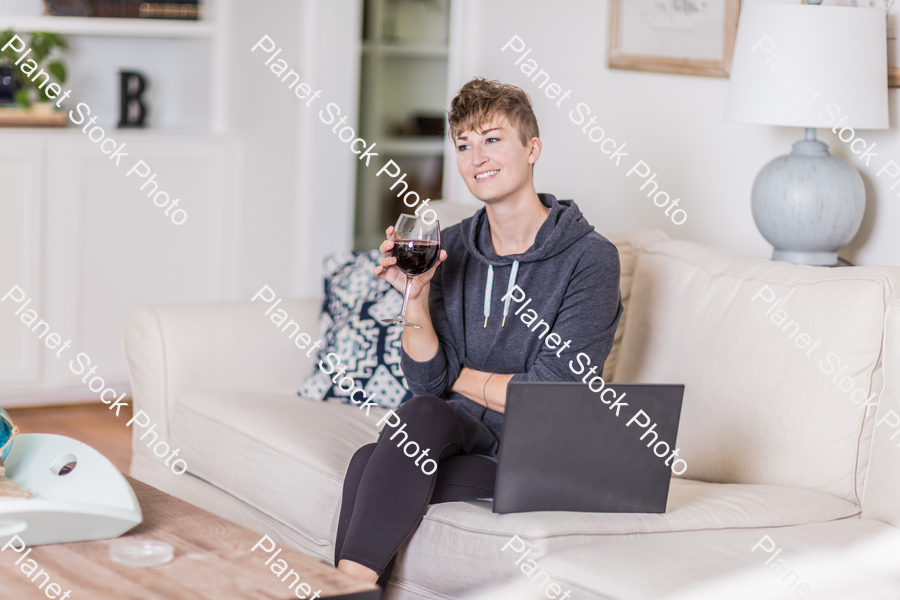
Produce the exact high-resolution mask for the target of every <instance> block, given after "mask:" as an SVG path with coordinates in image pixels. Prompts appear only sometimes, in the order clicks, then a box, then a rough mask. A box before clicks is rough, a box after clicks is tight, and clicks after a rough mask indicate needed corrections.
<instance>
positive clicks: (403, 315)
mask: <svg viewBox="0 0 900 600" xmlns="http://www.w3.org/2000/svg"><path fill="white" fill-rule="evenodd" d="M412 280H413V278H412V277H410V276H409V275H407V276H406V291H405V292H404V293H403V306H402V307H401V308H400V318H401V319H403V320H404V321H405V320H406V303H407V302H409V290H410V289H411V288H412Z"/></svg>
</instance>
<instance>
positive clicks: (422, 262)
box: [391, 240, 441, 276]
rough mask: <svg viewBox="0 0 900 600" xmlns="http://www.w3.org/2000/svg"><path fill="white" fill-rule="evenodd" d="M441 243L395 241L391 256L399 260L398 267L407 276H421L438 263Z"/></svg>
mask: <svg viewBox="0 0 900 600" xmlns="http://www.w3.org/2000/svg"><path fill="white" fill-rule="evenodd" d="M440 251H441V243H440V242H431V241H426V240H394V248H393V249H392V250H391V256H393V257H394V258H396V259H397V267H398V268H399V269H400V270H401V271H403V272H404V273H406V274H407V275H412V276H415V275H421V274H422V273H425V272H426V271H428V269H430V268H431V267H433V266H434V263H435V262H437V257H438V252H440Z"/></svg>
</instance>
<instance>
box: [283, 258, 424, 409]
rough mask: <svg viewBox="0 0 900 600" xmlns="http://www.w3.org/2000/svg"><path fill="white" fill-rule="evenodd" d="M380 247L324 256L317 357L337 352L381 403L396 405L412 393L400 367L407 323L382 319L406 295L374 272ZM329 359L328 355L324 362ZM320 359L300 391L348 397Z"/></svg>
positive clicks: (309, 394) (391, 313)
mask: <svg viewBox="0 0 900 600" xmlns="http://www.w3.org/2000/svg"><path fill="white" fill-rule="evenodd" d="M380 258H381V252H380V251H378V250H377V249H376V250H370V251H367V252H345V253H341V254H335V255H330V256H328V257H327V258H326V259H325V300H324V302H323V303H322V313H321V314H320V315H319V330H320V333H321V337H322V340H324V346H323V348H321V349H320V350H319V353H318V356H317V358H318V360H321V361H324V360H325V356H326V355H327V354H328V353H330V352H334V353H335V354H337V355H338V356H339V357H340V358H341V365H342V366H344V367H346V369H347V375H348V376H349V377H351V378H352V379H353V380H354V381H355V382H356V384H357V385H358V386H360V387H361V388H362V389H363V390H365V392H366V397H367V398H371V399H372V402H376V403H378V404H380V405H382V406H387V407H389V408H396V407H398V406H400V405H401V404H403V403H404V402H406V401H407V400H409V399H410V398H412V396H413V394H412V392H410V391H409V388H408V386H407V384H406V377H404V376H403V371H402V370H401V369H400V336H401V335H402V334H403V328H402V327H397V326H396V325H387V324H385V323H382V322H381V320H382V319H390V318H392V317H396V316H397V315H398V314H399V313H400V305H401V304H402V303H403V295H402V294H401V293H400V292H398V291H397V290H395V289H394V288H393V287H391V285H390V284H389V283H387V282H386V281H384V280H383V279H378V278H377V277H375V276H374V275H373V274H372V273H373V271H374V270H375V267H376V266H377V265H378V261H379V259H380ZM324 364H325V365H326V366H327V365H328V364H329V363H328V362H327V361H326V362H325V363H324ZM333 377H334V374H332V375H327V374H325V373H323V372H322V371H321V369H319V365H318V363H316V370H315V372H314V373H313V374H312V375H310V376H309V377H308V378H307V379H306V382H305V383H304V384H303V387H302V388H301V389H300V392H299V393H300V395H301V396H305V397H306V398H313V399H315V400H328V399H329V398H340V399H342V400H343V401H344V402H349V401H350V396H349V394H348V393H347V392H344V391H343V390H341V389H340V388H339V387H338V386H337V384H336V383H332V382H331V379H332V378H333Z"/></svg>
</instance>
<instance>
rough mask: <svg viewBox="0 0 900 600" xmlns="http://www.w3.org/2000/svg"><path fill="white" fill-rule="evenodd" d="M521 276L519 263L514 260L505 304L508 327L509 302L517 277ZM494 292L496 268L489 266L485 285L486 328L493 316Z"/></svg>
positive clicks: (504, 317) (504, 322)
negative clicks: (492, 299)
mask: <svg viewBox="0 0 900 600" xmlns="http://www.w3.org/2000/svg"><path fill="white" fill-rule="evenodd" d="M518 274H519V261H517V260H514V261H513V265H512V270H511V271H510V272H509V283H508V284H507V286H506V302H504V304H503V323H502V324H501V325H500V327H504V326H505V325H506V315H508V314H509V301H510V300H512V290H513V288H514V287H515V286H516V275H518ZM493 290H494V267H493V265H488V272H487V281H486V282H485V284H484V326H485V327H487V322H488V317H490V316H491V292H493Z"/></svg>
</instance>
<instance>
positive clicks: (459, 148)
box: [456, 144, 468, 152]
mask: <svg viewBox="0 0 900 600" xmlns="http://www.w3.org/2000/svg"><path fill="white" fill-rule="evenodd" d="M466 148H468V146H467V145H466V144H463V145H462V146H457V147H456V149H457V150H459V151H460V152H462V151H463V150H465V149H466Z"/></svg>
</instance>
